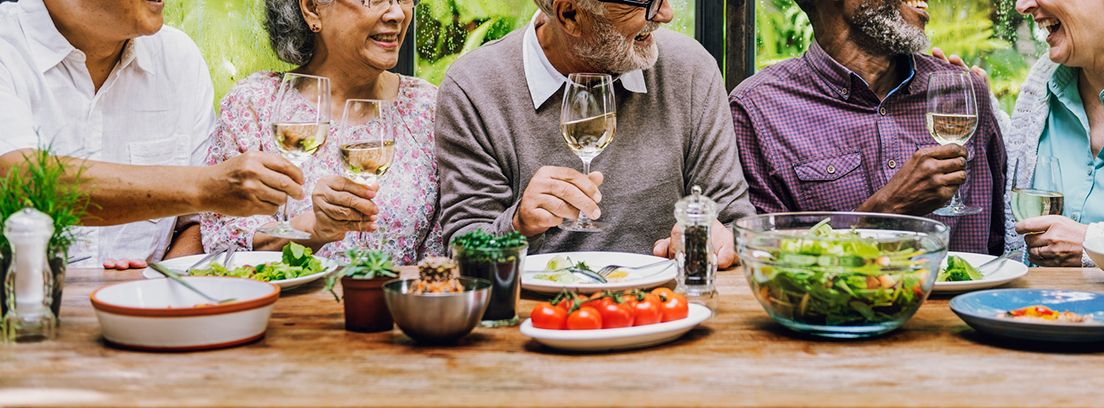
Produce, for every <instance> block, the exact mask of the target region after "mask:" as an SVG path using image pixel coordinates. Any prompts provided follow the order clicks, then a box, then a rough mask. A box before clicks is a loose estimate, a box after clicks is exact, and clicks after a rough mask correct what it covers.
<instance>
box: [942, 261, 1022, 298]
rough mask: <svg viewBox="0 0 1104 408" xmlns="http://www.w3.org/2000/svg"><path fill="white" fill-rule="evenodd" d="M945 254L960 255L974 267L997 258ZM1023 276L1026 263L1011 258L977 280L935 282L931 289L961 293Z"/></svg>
mask: <svg viewBox="0 0 1104 408" xmlns="http://www.w3.org/2000/svg"><path fill="white" fill-rule="evenodd" d="M947 256H948V257H950V256H957V257H960V258H962V259H964V260H966V262H969V263H970V265H973V266H974V267H975V268H976V267H978V266H980V265H982V264H984V263H986V262H989V261H991V260H993V259H996V258H997V257H995V256H992V255H986V254H972V253H968V252H948V253H947ZM944 262H946V261H944ZM945 265H946V264H945V263H944V266H945ZM986 269H987V270H989V269H992V267H987V268H986ZM983 272H984V271H983ZM1024 276H1027V265H1024V264H1023V262H1020V261H1019V260H1017V259H1015V258H1012V259H1008V260H1005V261H1004V263H1002V264H1001V265H1000V267H998V268H996V270H993V271H991V272H989V274H988V275H985V276H984V277H982V278H981V279H978V280H973V281H960V282H935V287H934V288H933V289H932V293H962V292H966V291H971V290H978V289H989V288H995V287H997V286H1001V285H1004V284H1006V283H1009V282H1012V281H1014V280H1016V279H1019V278H1022V277H1024Z"/></svg>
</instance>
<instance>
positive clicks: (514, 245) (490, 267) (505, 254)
mask: <svg viewBox="0 0 1104 408" xmlns="http://www.w3.org/2000/svg"><path fill="white" fill-rule="evenodd" d="M451 249H452V257H453V258H454V259H456V262H457V263H458V264H459V265H460V275H462V276H467V277H472V278H481V279H486V280H487V281H489V282H491V301H490V306H488V307H487V311H486V312H485V313H484V314H483V326H485V327H500V326H513V325H516V324H517V323H518V315H517V305H518V301H519V300H520V298H521V271H522V269H524V267H525V254H526V252H527V250H528V249H529V242H528V240H526V239H525V236H523V235H521V234H520V233H518V232H516V231H515V232H510V233H507V234H504V235H498V236H496V235H492V234H490V233H487V232H486V231H483V230H476V231H472V232H469V233H467V234H464V235H460V236H457V237H455V238H453V240H452V245H451Z"/></svg>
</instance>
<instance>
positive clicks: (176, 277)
mask: <svg viewBox="0 0 1104 408" xmlns="http://www.w3.org/2000/svg"><path fill="white" fill-rule="evenodd" d="M150 269H153V270H155V271H157V272H158V273H160V274H162V275H165V277H166V278H169V279H172V280H174V281H176V283H179V284H181V285H184V287H186V288H188V289H191V291H192V292H195V293H198V294H199V295H200V296H203V297H204V298H205V299H207V300H210V301H212V302H215V303H218V304H220V305H221V304H223V303H230V302H233V301H235V300H237V299H234V298H229V299H221V300H220V299H215V298H214V297H212V296H211V295H208V294H206V293H203V291H201V290H199V289H196V287H195V286H192V284H190V283H188V282H187V281H185V280H184V278H181V277H180V274H177V273H176V272H173V271H172V269H169V268H166V267H165V266H164V265H161V264H159V263H152V264H150Z"/></svg>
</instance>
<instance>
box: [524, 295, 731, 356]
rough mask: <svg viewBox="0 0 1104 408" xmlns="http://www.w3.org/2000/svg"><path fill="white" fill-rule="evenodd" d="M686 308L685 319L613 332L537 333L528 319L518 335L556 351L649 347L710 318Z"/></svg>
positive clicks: (692, 307) (705, 312) (699, 307)
mask: <svg viewBox="0 0 1104 408" xmlns="http://www.w3.org/2000/svg"><path fill="white" fill-rule="evenodd" d="M689 306H690V307H689V310H688V311H689V314H687V316H686V318H685V319H679V320H674V321H670V322H664V323H656V324H649V325H645V326H634V327H622V328H616V329H596V330H550V329H538V328H536V327H533V320H532V319H525V322H523V323H522V324H521V334H524V335H526V336H528V337H531V338H532V339H533V340H536V341H537V342H538V343H541V344H543V345H545V346H548V347H551V348H555V349H560V350H570V351H609V350H625V349H634V348H643V347H650V346H655V345H658V344H663V343H667V342H670V341H674V340H675V339H678V338H679V337H682V335H684V334H686V333H687V332H689V331H690V330H691V329H693V328H694V327H697V326H698V325H699V324H701V323H702V322H704V321H706V320H708V319H709V318H710V317H711V316H713V312H712V311H711V310H709V308H708V307H705V306H702V305H700V304H697V303H691V304H690V305H689Z"/></svg>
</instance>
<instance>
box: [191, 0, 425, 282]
mask: <svg viewBox="0 0 1104 408" xmlns="http://www.w3.org/2000/svg"><path fill="white" fill-rule="evenodd" d="M416 2H417V0H266V1H265V8H266V14H267V21H266V22H265V28H266V29H267V31H268V34H269V39H270V41H271V45H272V48H273V50H275V52H276V54H277V55H278V56H279V57H280V59H282V60H284V61H287V62H289V63H292V64H296V65H298V68H295V69H294V70H293V72H296V73H303V74H310V75H318V76H324V77H328V78H329V79H330V84H331V85H330V86H331V97H332V101H333V104H332V106H333V112H331V117H333V118H340V117H341V113H342V112H341V110H342V109H343V107H344V105H345V101H346V100H347V99H381V100H390V101H393V103H394V107H395V109H396V110H397V112H398V116H399V120H398V122H399V123H398V127H399V128H400V131H399V132H397V134H396V140H395V157H394V161H393V163H395V164H394V166H393V167H392V169H391V171H390V172H389V173H388V174H387V177H384V178H382V179H381V180H380V184H382V185H381V186H379V190H381V191H383V192H384V193H383V194H382V195H381V196H378V197H377V196H376V195H375V192H376V189H375V188H367V187H364V186H360V185H357V184H356V183H353V182H352V181H349V180H348V179H346V178H344V177H342V176H340V174H343V168H342V165H341V159H340V152H339V151H338V144H339V143H327V144H326V145H325V146H324V147H323V148H321V149H319V151H318V152H317V153H316V154H315V158H314V160H311V161H310V162H308V163H307V164H306V165H304V166H303V168H302V170H303V175H304V177H305V179H306V183H305V184H304V188H305V189H308V190H307V191H314V193H313V194H312V199H311V200H303V201H293V202H292V203H291V204H290V206H291V207H290V214H291V216H292V225H293V226H295V227H296V228H297V229H300V230H302V231H307V232H310V233H311V235H312V238H311V239H310V240H309V241H307V242H301V243H303V244H306V245H309V246H311V247H314V248H315V249H317V250H319V255H321V256H333V255H337V254H340V253H342V252H344V250H346V249H348V248H351V247H355V246H357V242H359V241H360V240H358V239H356V235H357V234H348V237H346V235H347V234H346V233H347V232H350V231H356V230H358V228H361V226H362V225H365V224H371V222H368V223H365V222H364V221H375V224H376V225H379V226H381V227H382V228H381V229H382V230H384V231H386V233H385V235H386V236H385V237H383V238H384V239H383V243H382V247H381V248H380V249H382V250H384V251H386V252H388V253H390V254H391V255H392V256H393V257H394V258H395V259H396V261H399V262H402V263H413V262H415V261H417V260H418V259H419V258H421V257H424V256H427V255H440V254H443V253H444V245H443V243H442V242H441V239H442V238H441V230H440V227H439V226H438V224H437V221H436V219H437V218H436V214H437V163H436V158H435V155H434V147H433V146H434V142H433V126H432V122H433V117H434V115H435V106H436V99H437V89H436V88H435V87H434V86H433V85H430V84H429V83H427V82H425V81H423V80H420V79H417V78H411V77H406V76H401V75H397V74H394V73H391V72H387V70H388V69H391V68H393V67H394V66H395V65H396V64H397V63H398V54H399V46H400V45H401V44H402V42H403V39H404V38H405V37H406V33H407V30H408V29H409V27H410V22H411V19H412V17H413V14H414V5H415V3H416ZM280 78H281V73H277V72H259V73H256V74H253V75H251V76H250V77H248V78H246V79H244V80H242V81H241V82H239V83H238V84H237V85H236V86H235V87H234V88H233V89H232V90H231V91H230V92H229V93H228V94H227V95H226V97H225V98H223V100H222V106H221V108H222V109H221V114H220V117H219V121H218V125H217V127H216V129H215V132H214V135H213V136H212V145H211V149H210V151H209V154H208V159H207V161H208V164H215V163H219V162H222V161H225V160H227V159H229V158H231V157H234V156H237V155H239V154H241V153H243V152H246V151H249V150H258V149H259V150H262V151H265V150H267V151H276V146H275V143H274V141H273V140H272V137H271V136H270V135H269V132H270V131H271V130H269V129H268V128H266V127H265V126H264V125H263V124H264V123H267V122H268V119H269V116H270V115H271V111H272V109H273V105H274V104H275V100H276V91H277V89H278V86H279V83H280ZM336 131H337V130H336V128H335V127H331V128H330V132H331V134H330V136H329V140H334V141H336V138H337V136H336ZM376 211H378V213H377V212H376ZM369 214H375V215H374V216H367V215H369ZM273 222H275V219H274V217H271V216H262V217H250V218H234V217H228V216H225V215H221V214H212V213H208V214H204V216H203V220H202V223H201V226H202V232H203V244H204V247H205V248H206V249H207V250H208V251H210V250H211V249H212V248H214V247H221V246H224V245H226V244H227V243H232V244H235V245H237V246H238V247H239V248H250V249H258V250H263V249H269V250H272V249H279V248H280V247H282V246H283V245H284V244H285V243H286V242H287V241H286V240H283V239H279V238H275V237H271V236H267V235H264V234H261V233H257V232H255V231H256V230H257V229H258V228H260V227H262V226H264V225H267V224H270V223H273ZM369 228H374V227H369ZM376 240H377V239H372V242H375V241H376Z"/></svg>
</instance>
